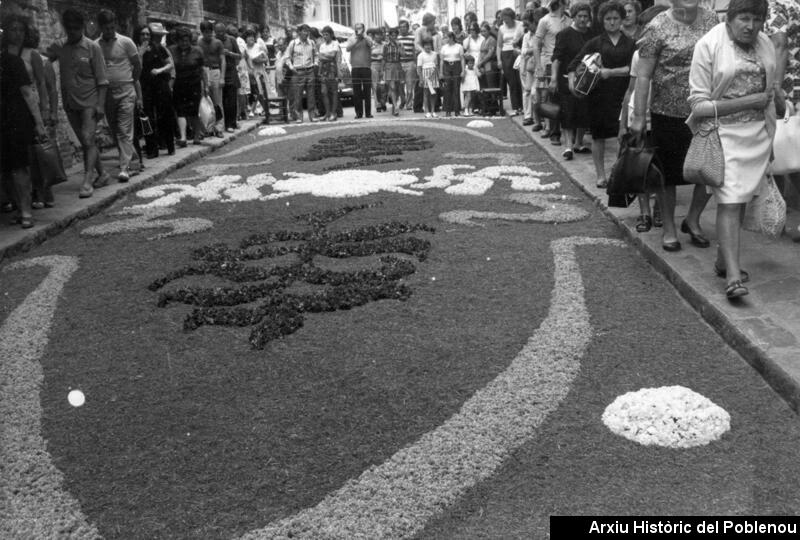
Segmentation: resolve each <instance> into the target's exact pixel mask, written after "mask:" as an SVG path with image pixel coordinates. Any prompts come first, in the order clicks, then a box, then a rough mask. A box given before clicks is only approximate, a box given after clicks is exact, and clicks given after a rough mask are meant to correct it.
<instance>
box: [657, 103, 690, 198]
mask: <svg viewBox="0 0 800 540" xmlns="http://www.w3.org/2000/svg"><path fill="white" fill-rule="evenodd" d="M650 118H651V124H652V129H651V132H652V134H653V145H654V146H655V147H656V155H657V156H658V159H660V160H661V164H662V165H663V167H664V185H667V186H685V185H686V184H688V182H686V181H685V180H684V179H683V162H684V161H685V160H686V152H688V151H689V145H690V144H691V143H692V132H691V130H690V129H689V126H687V125H686V119H685V118H678V117H675V116H665V115H663V114H658V113H654V112H651V113H650Z"/></svg>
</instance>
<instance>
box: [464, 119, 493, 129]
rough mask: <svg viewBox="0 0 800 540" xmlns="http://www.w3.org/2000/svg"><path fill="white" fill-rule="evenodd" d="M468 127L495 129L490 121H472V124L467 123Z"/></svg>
mask: <svg viewBox="0 0 800 540" xmlns="http://www.w3.org/2000/svg"><path fill="white" fill-rule="evenodd" d="M467 127H468V128H472V129H486V128H490V127H494V124H492V123H491V122H489V121H488V120H472V121H470V122H467Z"/></svg>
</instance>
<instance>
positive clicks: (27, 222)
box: [19, 217, 33, 229]
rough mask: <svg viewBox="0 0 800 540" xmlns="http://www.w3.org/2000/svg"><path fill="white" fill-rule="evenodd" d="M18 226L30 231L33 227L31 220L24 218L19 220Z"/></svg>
mask: <svg viewBox="0 0 800 540" xmlns="http://www.w3.org/2000/svg"><path fill="white" fill-rule="evenodd" d="M19 224H20V225H22V228H23V229H30V228H31V227H33V218H29V217H24V218H20V220H19Z"/></svg>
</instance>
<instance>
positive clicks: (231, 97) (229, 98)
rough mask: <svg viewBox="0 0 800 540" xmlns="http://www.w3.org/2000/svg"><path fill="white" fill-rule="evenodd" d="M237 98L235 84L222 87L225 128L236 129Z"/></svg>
mask: <svg viewBox="0 0 800 540" xmlns="http://www.w3.org/2000/svg"><path fill="white" fill-rule="evenodd" d="M238 99H239V95H238V89H237V88H236V85H235V84H226V85H225V86H223V87H222V113H223V116H224V117H225V128H226V129H227V128H231V129H236V105H237V102H238Z"/></svg>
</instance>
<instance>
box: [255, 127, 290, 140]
mask: <svg viewBox="0 0 800 540" xmlns="http://www.w3.org/2000/svg"><path fill="white" fill-rule="evenodd" d="M258 134H259V135H260V136H261V137H275V136H277V135H286V130H285V129H283V128H282V127H280V126H270V127H265V128H262V129H261V130H260V131H259V132H258Z"/></svg>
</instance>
